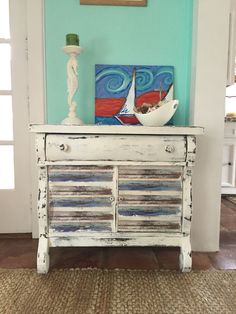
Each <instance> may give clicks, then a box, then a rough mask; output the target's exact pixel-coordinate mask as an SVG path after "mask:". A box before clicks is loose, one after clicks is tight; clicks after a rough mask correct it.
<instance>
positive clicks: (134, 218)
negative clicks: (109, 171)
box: [118, 167, 182, 232]
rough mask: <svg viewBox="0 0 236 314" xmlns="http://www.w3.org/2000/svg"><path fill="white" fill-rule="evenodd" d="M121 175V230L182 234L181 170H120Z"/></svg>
mask: <svg viewBox="0 0 236 314" xmlns="http://www.w3.org/2000/svg"><path fill="white" fill-rule="evenodd" d="M118 173H119V177H118V191H119V204H118V231H124V232H125V231H130V232H131V231H139V232H147V231H149V232H157V231H162V232H167V231H168V232H180V230H181V216H182V195H181V194H182V168H180V167H177V168H175V167H171V168H167V167H154V168H153V167H132V168H129V167H119V171H118ZM134 193H135V194H134Z"/></svg>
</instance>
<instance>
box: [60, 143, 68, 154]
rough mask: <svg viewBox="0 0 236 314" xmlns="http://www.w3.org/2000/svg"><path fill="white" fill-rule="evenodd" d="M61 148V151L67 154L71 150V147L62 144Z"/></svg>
mask: <svg viewBox="0 0 236 314" xmlns="http://www.w3.org/2000/svg"><path fill="white" fill-rule="evenodd" d="M59 148H60V150H61V151H63V152H66V151H68V149H69V146H68V145H67V144H60V145H59Z"/></svg>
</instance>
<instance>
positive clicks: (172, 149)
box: [165, 145, 175, 153]
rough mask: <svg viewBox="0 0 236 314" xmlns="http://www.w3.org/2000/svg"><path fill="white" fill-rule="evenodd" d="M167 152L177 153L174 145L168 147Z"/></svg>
mask: <svg viewBox="0 0 236 314" xmlns="http://www.w3.org/2000/svg"><path fill="white" fill-rule="evenodd" d="M165 151H166V152H167V153H173V152H174V151H175V147H174V145H166V147H165Z"/></svg>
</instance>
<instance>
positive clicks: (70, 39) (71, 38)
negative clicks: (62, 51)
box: [66, 34, 79, 46]
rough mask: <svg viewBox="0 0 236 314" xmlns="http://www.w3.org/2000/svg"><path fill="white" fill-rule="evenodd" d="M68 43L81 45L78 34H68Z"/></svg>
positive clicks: (68, 44)
mask: <svg viewBox="0 0 236 314" xmlns="http://www.w3.org/2000/svg"><path fill="white" fill-rule="evenodd" d="M66 45H67V46H70V45H73V46H79V36H78V35H77V34H67V35H66Z"/></svg>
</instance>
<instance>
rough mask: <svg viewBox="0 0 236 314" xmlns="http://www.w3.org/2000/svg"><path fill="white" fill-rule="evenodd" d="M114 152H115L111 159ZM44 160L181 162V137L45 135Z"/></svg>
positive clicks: (183, 145) (183, 148)
mask: <svg viewBox="0 0 236 314" xmlns="http://www.w3.org/2000/svg"><path fill="white" fill-rule="evenodd" d="M114 151H115V152H116V153H115V155H114ZM46 159H47V160H48V161H52V160H54V161H59V160H92V161H96V160H105V161H106V160H116V161H118V160H121V161H124V160H125V161H128V160H131V161H184V160H185V159H186V138H185V137H184V136H159V137H158V138H157V137H152V136H145V135H140V136H133V135H130V136H129V137H127V136H120V135H113V136H107V135H47V137H46Z"/></svg>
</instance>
